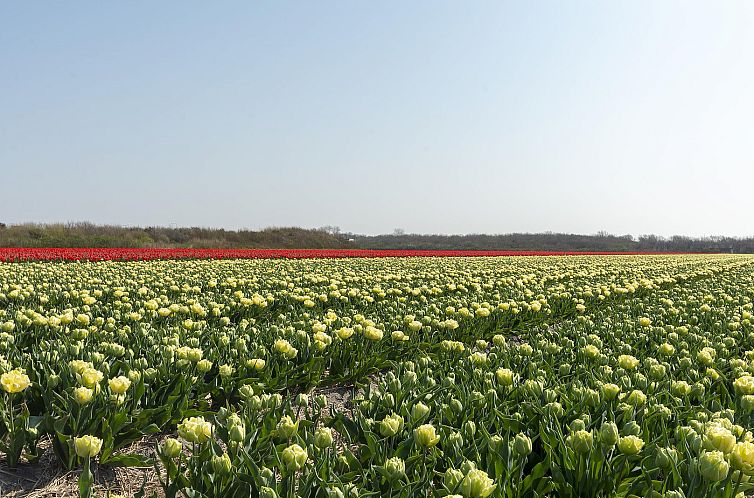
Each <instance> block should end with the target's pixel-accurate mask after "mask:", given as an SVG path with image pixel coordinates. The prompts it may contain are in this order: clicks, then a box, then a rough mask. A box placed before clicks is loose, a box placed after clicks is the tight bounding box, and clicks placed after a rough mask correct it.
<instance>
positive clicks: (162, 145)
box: [0, 0, 754, 236]
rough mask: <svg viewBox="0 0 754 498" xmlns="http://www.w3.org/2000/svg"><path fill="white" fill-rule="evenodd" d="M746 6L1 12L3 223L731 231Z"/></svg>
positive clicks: (750, 104)
mask: <svg viewBox="0 0 754 498" xmlns="http://www.w3.org/2000/svg"><path fill="white" fill-rule="evenodd" d="M753 25H754V3H751V2H746V1H725V2H715V3H711V2H700V1H678V0H674V1H661V2H656V1H648V0H644V1H636V2H624V3H620V4H619V3H604V2H598V1H575V2H568V3H553V2H537V1H535V2H518V3H511V2H475V3H471V4H463V5H462V4H458V3H455V2H449V1H443V2H412V3H409V4H404V3H399V2H387V3H378V4H377V3H353V2H332V3H327V4H308V3H296V2H276V3H274V4H252V3H244V2H222V3H202V2H180V3H178V2H161V3H149V2H144V1H137V2H129V3H128V4H102V3H94V2H75V3H52V2H46V3H42V2H35V3H30V2H24V3H20V2H19V3H5V4H0V59H2V60H3V63H4V64H3V75H2V76H0V116H2V118H3V119H2V120H0V173H2V177H0V178H2V180H3V183H2V185H3V188H2V194H0V222H4V223H8V224H17V223H23V222H39V223H49V222H61V221H62V222H66V221H67V220H82V221H90V222H93V223H98V224H115V225H124V226H171V225H175V226H206V227H214V228H220V227H223V228H227V229H239V228H243V227H246V228H249V229H260V228H264V227H268V226H301V227H305V228H316V227H320V226H324V225H333V226H339V227H340V228H341V229H342V230H343V231H349V232H353V233H359V234H368V235H371V234H380V233H391V232H392V231H393V230H394V229H395V228H401V229H403V230H405V231H406V232H407V233H427V234H434V233H438V234H467V233H489V234H503V233H514V232H527V233H541V232H546V231H551V232H563V233H574V234H594V233H596V232H598V231H601V230H604V231H606V232H609V233H611V234H615V235H622V234H632V235H634V236H638V235H642V234H656V235H661V236H670V235H688V236H710V235H727V236H748V235H751V234H752V233H754V227H752V224H751V223H750V222H749V221H748V218H749V214H750V213H752V212H754V196H753V195H752V193H751V191H752V186H754V140H753V139H754V131H753V130H754V126H752V125H754V123H753V121H754V117H753V116H754V92H751V88H752V85H754V51H752V50H751V48H752V47H754V30H752V29H751V26H753Z"/></svg>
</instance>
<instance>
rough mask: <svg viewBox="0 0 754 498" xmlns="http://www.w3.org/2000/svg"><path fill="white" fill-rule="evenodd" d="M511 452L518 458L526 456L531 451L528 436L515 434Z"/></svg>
mask: <svg viewBox="0 0 754 498" xmlns="http://www.w3.org/2000/svg"><path fill="white" fill-rule="evenodd" d="M513 451H515V452H516V454H518V456H521V457H525V456H528V455H529V454H530V453H531V451H532V443H531V439H530V438H529V436H527V435H526V434H524V433H519V434H517V435H516V437H515V439H514V440H513Z"/></svg>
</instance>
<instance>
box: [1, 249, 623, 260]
mask: <svg viewBox="0 0 754 498" xmlns="http://www.w3.org/2000/svg"><path fill="white" fill-rule="evenodd" d="M586 254H591V255H611V254H624V255H625V254H637V253H625V252H623V253H615V252H559V251H428V250H367V249H188V248H180V249H176V248H37V247H23V248H14V247H9V248H0V261H148V260H153V259H257V258H285V259H301V258H386V257H388V258H392V257H428V256H434V257H438V256H439V257H449V256H465V257H468V256H575V255H586Z"/></svg>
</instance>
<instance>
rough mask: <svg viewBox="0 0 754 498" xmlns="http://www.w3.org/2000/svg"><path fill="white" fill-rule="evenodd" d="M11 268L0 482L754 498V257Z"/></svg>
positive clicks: (90, 490)
mask: <svg viewBox="0 0 754 498" xmlns="http://www.w3.org/2000/svg"><path fill="white" fill-rule="evenodd" d="M19 254H21V253H14V255H11V256H8V254H7V253H6V255H5V256H6V257H5V258H3V259H5V260H6V261H12V262H2V263H0V388H2V390H1V391H0V468H1V469H2V470H3V472H6V473H13V472H17V471H19V470H20V469H23V468H24V467H28V466H33V465H38V462H39V460H40V457H41V456H42V454H43V453H45V454H46V455H48V456H49V455H50V454H52V455H54V462H55V465H57V466H59V468H60V469H61V471H62V472H66V471H69V470H71V471H74V472H76V475H77V479H78V485H79V490H78V492H79V493H80V495H81V496H85V497H90V496H100V497H106V496H112V497H116V496H118V495H119V494H120V493H121V490H120V489H107V487H106V486H103V485H102V484H101V483H98V482H99V481H98V480H97V476H98V473H100V472H103V469H107V468H117V467H132V468H136V467H138V468H151V469H153V472H154V475H156V476H157V477H156V481H157V485H156V486H153V487H150V488H146V487H143V488H142V489H141V491H139V492H137V493H136V494H135V495H134V496H137V497H144V498H147V497H150V496H159V497H163V496H164V497H170V498H172V497H185V498H200V497H207V498H213V497H249V496H252V497H257V496H259V497H263V498H274V497H280V498H289V497H312V498H314V497H317V498H341V497H343V498H346V497H354V498H355V497H383V496H385V497H390V496H393V497H404V498H410V497H427V498H429V497H437V498H439V497H453V498H456V497H463V498H485V497H495V498H523V497H551V498H557V497H564V498H565V497H567V498H582V497H625V498H628V497H657V498H660V497H668V498H682V497H686V498H724V497H731V498H732V497H739V496H744V495H745V494H747V493H749V492H750V491H754V478H752V477H751V476H754V435H752V431H754V316H753V315H754V309H753V308H754V257H750V256H743V255H621V256H615V255H590V256H583V255H571V256H509V255H499V256H490V257H471V256H475V255H469V254H462V253H459V254H447V255H445V256H448V257H442V256H438V257H422V256H428V255H423V254H393V255H392V256H395V257H366V256H375V255H368V254H360V255H350V256H352V257H346V258H340V257H332V256H330V257H327V258H316V259H311V256H312V255H311V254H309V255H303V256H300V257H293V256H290V255H288V256H286V255H278V256H277V258H281V259H269V258H266V257H263V256H254V257H251V256H250V257H248V258H245V257H243V256H238V255H236V256H233V255H230V254H229V255H228V258H227V259H215V257H213V256H212V255H211V254H209V253H207V254H198V253H197V254H193V255H189V256H185V257H186V258H189V259H167V258H169V255H168V254H167V253H165V254H162V255H158V256H155V257H138V255H137V253H133V254H134V257H107V254H105V253H103V254H102V257H95V256H92V255H93V254H95V253H89V254H85V255H84V256H82V257H73V256H71V257H56V256H54V255H53V256H52V257H51V258H43V257H39V256H40V255H39V254H32V253H27V256H26V257H23V256H20V255H19ZM61 254H64V253H61ZM126 254H127V255H128V254H131V253H129V252H127V253H126ZM388 255H389V254H384V255H381V256H388ZM353 256H361V257H353ZM401 256H413V257H401ZM450 256H455V257H450ZM218 257H221V258H222V256H221V255H218ZM40 259H55V260H60V261H43V260H40ZM81 259H85V260H88V261H76V260H81ZM112 259H116V260H119V261H112ZM334 392H338V393H342V394H343V398H344V399H346V401H345V402H341V401H340V400H339V399H338V400H336V399H334V398H333V397H332V396H331V394H332V393H334ZM139 441H142V442H144V441H146V442H147V443H148V444H151V446H150V447H151V449H150V450H149V451H141V452H134V451H130V449H129V448H132V445H133V444H134V443H135V442H139ZM150 441H151V443H149V442H150ZM0 494H2V493H0Z"/></svg>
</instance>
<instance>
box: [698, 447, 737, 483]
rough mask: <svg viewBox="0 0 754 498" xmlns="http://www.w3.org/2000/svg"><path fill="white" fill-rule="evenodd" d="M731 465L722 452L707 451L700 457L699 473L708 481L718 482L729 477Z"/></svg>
mask: <svg viewBox="0 0 754 498" xmlns="http://www.w3.org/2000/svg"><path fill="white" fill-rule="evenodd" d="M729 470H730V465H729V464H728V462H727V461H725V455H723V453H722V452H720V451H707V452H704V453H702V455H701V456H700V457H699V472H700V473H701V474H702V477H704V478H705V479H706V480H708V481H711V482H718V481H722V480H724V479H725V478H726V477H728V471H729Z"/></svg>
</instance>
